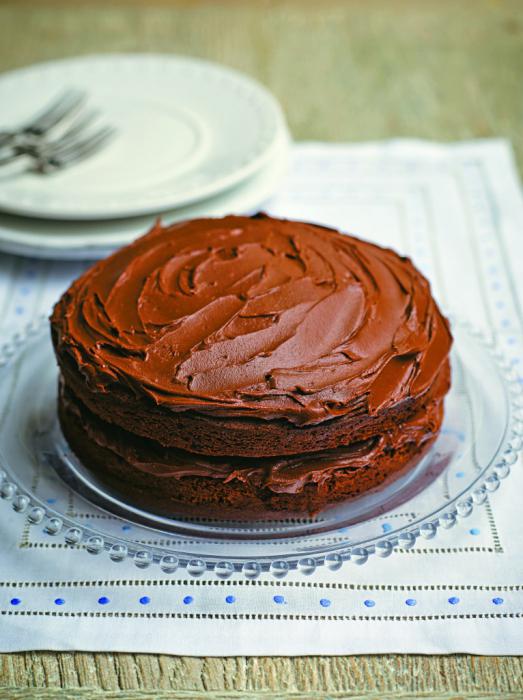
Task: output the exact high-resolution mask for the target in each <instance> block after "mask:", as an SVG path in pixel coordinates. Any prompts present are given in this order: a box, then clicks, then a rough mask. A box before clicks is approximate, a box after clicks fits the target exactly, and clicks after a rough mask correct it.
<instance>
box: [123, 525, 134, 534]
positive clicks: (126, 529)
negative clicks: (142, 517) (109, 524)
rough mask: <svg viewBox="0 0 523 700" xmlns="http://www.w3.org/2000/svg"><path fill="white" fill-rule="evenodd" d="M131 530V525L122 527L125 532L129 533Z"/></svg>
mask: <svg viewBox="0 0 523 700" xmlns="http://www.w3.org/2000/svg"><path fill="white" fill-rule="evenodd" d="M131 529H132V528H131V526H130V525H122V530H123V531H124V532H128V531H129V530H131Z"/></svg>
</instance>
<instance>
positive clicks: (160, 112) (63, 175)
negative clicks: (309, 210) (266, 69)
mask: <svg viewBox="0 0 523 700" xmlns="http://www.w3.org/2000/svg"><path fill="white" fill-rule="evenodd" d="M66 88H76V89H80V90H84V91H85V92H86V93H87V95H88V105H89V107H92V108H95V109H97V110H99V111H100V114H101V117H100V121H101V122H103V123H106V124H110V125H112V126H114V127H116V129H117V133H116V136H115V137H114V138H113V140H112V141H111V142H110V143H109V144H108V145H107V146H106V147H105V148H104V149H102V150H101V151H100V152H98V153H97V154H95V155H93V156H92V157H91V158H88V159H86V160H84V161H82V162H80V163H77V164H76V165H74V166H72V167H70V168H69V169H66V170H62V171H60V172H58V173H55V174H52V175H45V176H44V175H38V174H33V173H30V172H28V171H22V170H20V169H15V172H13V169H12V168H9V169H6V168H3V169H0V249H1V250H4V251H7V252H11V253H17V254H21V255H32V256H37V257H45V258H54V259H64V260H65V259H69V260H71V259H82V258H84V259H88V258H97V257H103V256H105V255H107V254H108V253H109V252H111V251H112V250H114V249H115V248H117V247H119V246H121V245H124V244H126V243H128V242H130V241H132V240H133V239H134V238H136V237H137V236H140V235H141V234H143V233H145V232H146V231H147V230H148V228H150V226H151V225H152V223H153V222H154V220H155V219H157V218H159V217H161V219H162V220H163V221H164V222H165V223H169V222H173V221H177V220H181V219H186V218H191V217H197V216H222V215H224V214H229V213H251V212H252V211H255V210H256V209H257V208H258V207H259V206H260V205H262V204H263V203H264V201H265V200H267V199H268V197H269V196H270V195H271V194H272V192H273V191H274V190H275V188H276V187H277V185H278V183H279V181H280V179H281V177H282V176H283V174H284V173H285V168H286V163H287V156H288V150H289V136H288V131H287V127H286V124H285V118H284V116H283V113H282V110H281V108H280V106H279V104H278V103H277V101H276V100H275V99H274V97H273V96H272V95H271V94H270V93H269V92H268V91H267V90H266V89H265V88H264V87H262V86H261V85H260V84H258V83H256V82H254V81H253V80H252V79H251V78H248V77H246V76H245V75H242V74H240V73H238V72H236V71H233V70H231V69H229V68H225V67H223V66H219V65H216V64H212V63H208V62H205V61H201V60H197V59H193V58H186V57H180V56H174V55H154V54H151V55H146V54H140V55H137V54H122V55H120V54H117V55H113V54H109V55H101V56H86V57H83V58H74V59H67V60H62V61H54V62H51V63H44V64H39V65H35V66H31V67H29V68H24V69H21V70H16V71H13V72H11V73H6V74H4V75H2V76H0V104H1V105H2V109H1V116H0V122H1V123H0V129H2V128H10V127H12V126H16V125H18V124H20V123H23V122H24V121H25V120H27V117H28V116H30V115H32V114H35V113H37V112H38V111H39V110H40V109H42V107H44V106H45V105H46V104H48V103H49V102H50V101H51V100H52V99H53V98H54V97H56V96H57V95H58V94H59V93H60V92H63V91H64V89H66Z"/></svg>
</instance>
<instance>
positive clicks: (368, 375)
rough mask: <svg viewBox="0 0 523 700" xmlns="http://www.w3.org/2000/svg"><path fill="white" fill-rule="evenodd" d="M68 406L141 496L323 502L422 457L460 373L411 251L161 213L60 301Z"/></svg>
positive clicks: (321, 232)
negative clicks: (167, 217)
mask: <svg viewBox="0 0 523 700" xmlns="http://www.w3.org/2000/svg"><path fill="white" fill-rule="evenodd" d="M51 328H52V337H53V342H54V346H55V351H56V356H57V359H58V364H59V366H60V371H61V380H60V394H59V416H60V422H61V426H62V430H63V432H64V435H65V437H66V439H67V440H68V442H69V445H70V447H71V448H72V450H73V451H74V452H75V453H76V455H77V456H78V458H79V459H80V460H81V461H82V462H83V463H84V465H85V466H86V467H88V468H89V469H91V470H93V471H95V472H96V473H97V474H99V475H100V477H101V478H103V479H105V480H106V481H107V482H108V483H109V484H111V485H113V486H115V487H117V488H118V489H119V490H120V491H121V492H123V493H124V494H125V495H126V496H127V497H128V498H129V499H130V500H132V501H134V502H137V503H139V504H141V505H145V506H146V507H148V508H152V509H155V510H157V511H160V512H163V513H168V514H176V513H180V512H187V511H189V512H193V513H195V514H199V515H207V514H209V515H210V514H212V515H218V516H219V515H224V516H227V515H232V514H242V515H243V516H245V517H253V518H258V517H264V516H267V515H271V514H275V513H283V512H285V513H296V514H297V513H301V514H303V513H316V512H318V511H320V510H322V509H323V508H324V507H326V506H328V505H329V504H332V503H336V502H339V501H341V500H346V499H348V498H351V497H354V496H356V495H358V494H361V493H363V492H366V491H368V490H370V489H374V488H377V487H379V486H380V485H382V484H383V483H384V482H386V481H388V480H389V479H392V478H394V477H395V476H397V475H398V474H400V473H403V472H404V471H405V470H406V469H410V468H412V466H414V465H415V464H416V463H417V462H418V461H419V459H420V458H421V457H422V455H423V454H424V453H425V452H426V450H427V448H428V447H429V446H430V445H431V443H432V442H433V441H434V439H435V438H436V436H437V434H438V431H439V429H440V426H441V422H442V417H443V399H444V396H445V394H446V393H447V391H448V389H449V382H450V368H449V359H448V356H449V350H450V346H451V342H452V339H451V335H450V331H449V325H448V322H447V321H446V319H445V318H444V317H443V316H442V314H441V312H440V311H439V309H438V307H437V305H436V303H435V301H434V300H433V298H432V296H431V293H430V287H429V284H428V282H427V281H426V279H425V278H424V277H423V276H422V275H421V274H420V272H418V270H416V268H415V267H414V265H413V264H412V262H411V261H410V260H409V259H408V258H404V257H400V256H399V255H398V254H396V253H395V252H394V251H392V250H389V249H384V248H381V247H379V246H376V245H373V244H371V243H368V242H366V241H363V240H360V239H357V238H354V237H351V236H346V235H343V234H341V233H339V232H337V231H334V230H332V229H328V228H325V227H320V226H316V225H312V224H307V223H301V222H295V221H285V220H279V219H274V218H270V217H268V216H265V215H257V216H254V217H250V218H249V217H237V216H228V217H225V218H223V219H198V220H194V221H187V222H183V223H179V224H175V225H172V226H169V227H162V226H161V225H160V224H158V225H156V226H155V227H154V228H153V230H152V231H150V232H149V233H148V234H147V235H145V236H144V237H143V238H140V239H138V240H137V241H136V242H135V243H133V244H132V245H129V246H127V247H125V248H122V249H121V250H119V251H118V252H116V253H114V254H113V255H112V256H110V257H109V258H107V259H106V260H103V261H101V262H99V263H97V264H96V265H94V266H93V267H92V268H91V269H89V270H88V271H87V272H85V273H84V274H83V275H82V276H81V277H80V278H79V279H77V280H76V281H75V282H74V283H73V284H72V285H71V287H70V288H69V289H68V290H67V292H65V294H64V295H63V296H62V298H61V299H60V300H59V301H58V303H57V304H56V306H55V309H54V312H53V314H52V317H51Z"/></svg>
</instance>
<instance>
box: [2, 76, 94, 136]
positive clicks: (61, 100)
mask: <svg viewBox="0 0 523 700" xmlns="http://www.w3.org/2000/svg"><path fill="white" fill-rule="evenodd" d="M84 101H85V93H84V92H82V91H80V90H66V91H65V92H63V93H62V94H61V95H59V96H58V97H57V98H56V99H55V100H53V102H52V103H51V104H50V105H48V106H47V107H45V108H44V109H43V110H42V111H41V112H39V113H38V114H37V115H36V116H35V117H33V119H31V120H30V121H29V122H28V123H27V124H24V125H22V126H20V127H19V128H17V129H12V130H4V131H0V148H5V147H6V146H11V145H13V144H15V143H16V142H17V141H20V140H22V141H23V140H25V139H27V138H29V139H31V138H32V137H34V138H39V137H42V136H44V135H45V134H47V133H48V132H49V131H50V130H51V129H52V128H53V127H55V126H57V124H58V123H59V122H61V121H62V120H63V119H65V118H66V117H68V116H70V115H71V114H73V113H74V112H75V111H76V110H77V109H78V108H79V107H80V106H81V105H82V103H83V102H84Z"/></svg>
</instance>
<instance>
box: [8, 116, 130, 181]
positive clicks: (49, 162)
mask: <svg viewBox="0 0 523 700" xmlns="http://www.w3.org/2000/svg"><path fill="white" fill-rule="evenodd" d="M93 118H94V116H93V113H91V115H90V116H89V115H86V117H84V119H82V120H78V123H76V124H75V125H73V126H71V127H70V128H69V129H68V130H67V131H66V132H65V133H64V134H63V135H62V136H61V137H60V138H58V139H55V140H54V141H41V142H35V143H33V144H26V145H25V146H20V147H16V148H14V149H13V150H12V152H11V153H10V154H9V155H7V156H4V157H3V158H0V166H2V165H7V164H9V163H12V162H14V161H16V160H19V159H21V158H26V159H30V160H29V163H28V167H27V168H26V170H30V171H32V172H37V173H42V174H48V173H52V172H55V171H56V170H61V169H62V168H66V167H68V166H69V165H72V164H73V163H76V162H78V161H80V160H83V159H84V158H87V157H88V156H91V155H93V154H94V153H96V152H97V151H98V150H100V149H101V148H102V146H104V145H105V144H106V143H107V142H108V141H109V139H110V138H111V137H112V136H114V134H115V133H116V130H115V129H114V128H113V127H110V126H104V127H101V128H100V129H97V130H95V131H91V133H89V134H86V135H84V129H85V126H86V125H87V124H88V123H89V122H90V121H92V119H93Z"/></svg>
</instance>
